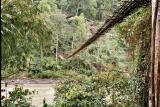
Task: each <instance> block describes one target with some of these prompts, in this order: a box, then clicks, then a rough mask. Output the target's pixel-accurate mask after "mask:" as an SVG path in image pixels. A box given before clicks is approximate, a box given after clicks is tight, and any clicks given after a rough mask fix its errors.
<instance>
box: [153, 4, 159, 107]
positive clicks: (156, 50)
mask: <svg viewBox="0 0 160 107" xmlns="http://www.w3.org/2000/svg"><path fill="white" fill-rule="evenodd" d="M159 6H160V5H159ZM158 14H159V15H157V20H156V34H155V35H156V36H155V65H154V70H155V71H154V75H155V78H154V85H155V107H160V105H159V104H158V102H159V97H160V95H159V92H160V91H159V87H160V83H159V79H160V71H159V70H158V69H159V68H158V67H159V66H160V65H159V64H160V63H159V62H160V11H159V12H158Z"/></svg>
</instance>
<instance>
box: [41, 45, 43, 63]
mask: <svg viewBox="0 0 160 107" xmlns="http://www.w3.org/2000/svg"><path fill="white" fill-rule="evenodd" d="M40 50H41V60H42V58H43V44H41V46H40Z"/></svg>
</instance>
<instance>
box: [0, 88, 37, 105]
mask: <svg viewBox="0 0 160 107" xmlns="http://www.w3.org/2000/svg"><path fill="white" fill-rule="evenodd" d="M33 93H34V92H30V91H29V90H28V89H23V88H22V87H17V86H16V87H15V90H14V91H13V92H10V93H9V98H8V99H7V100H1V106H2V107H30V106H31V104H30V103H29V102H28V99H27V96H28V95H31V94H33ZM6 102H7V103H6Z"/></svg>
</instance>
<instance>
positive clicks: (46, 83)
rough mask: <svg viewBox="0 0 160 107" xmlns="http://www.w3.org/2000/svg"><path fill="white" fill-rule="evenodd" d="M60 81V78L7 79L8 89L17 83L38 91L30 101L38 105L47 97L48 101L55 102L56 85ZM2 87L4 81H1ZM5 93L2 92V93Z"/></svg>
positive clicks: (38, 106)
mask: <svg viewBox="0 0 160 107" xmlns="http://www.w3.org/2000/svg"><path fill="white" fill-rule="evenodd" d="M57 82H59V80H52V79H36V80H32V79H16V80H7V83H8V87H7V88H8V90H11V91H12V90H13V89H14V87H15V85H18V86H23V88H24V89H29V90H30V91H33V90H36V91H38V93H36V94H34V95H32V100H31V101H30V102H31V104H32V105H35V106H36V107H42V106H43V99H44V98H45V99H46V103H48V104H53V103H54V98H55V96H54V95H55V90H54V85H55V84H56V83H57ZM1 87H2V89H3V88H5V87H4V81H1ZM3 94H5V93H2V92H1V95H3Z"/></svg>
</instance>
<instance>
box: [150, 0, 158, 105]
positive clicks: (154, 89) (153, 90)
mask: <svg viewBox="0 0 160 107" xmlns="http://www.w3.org/2000/svg"><path fill="white" fill-rule="evenodd" d="M158 4H159V0H152V37H151V71H150V87H149V88H150V89H149V107H159V106H158V97H159V91H158V88H159V82H158V78H159V77H158V76H159V71H158V63H157V62H158V59H159V58H158V54H159V51H158V50H159V49H158V48H159V41H158V39H157V38H159V36H160V35H159V34H158V33H159V28H158V27H159V23H158V18H157V16H158Z"/></svg>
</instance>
